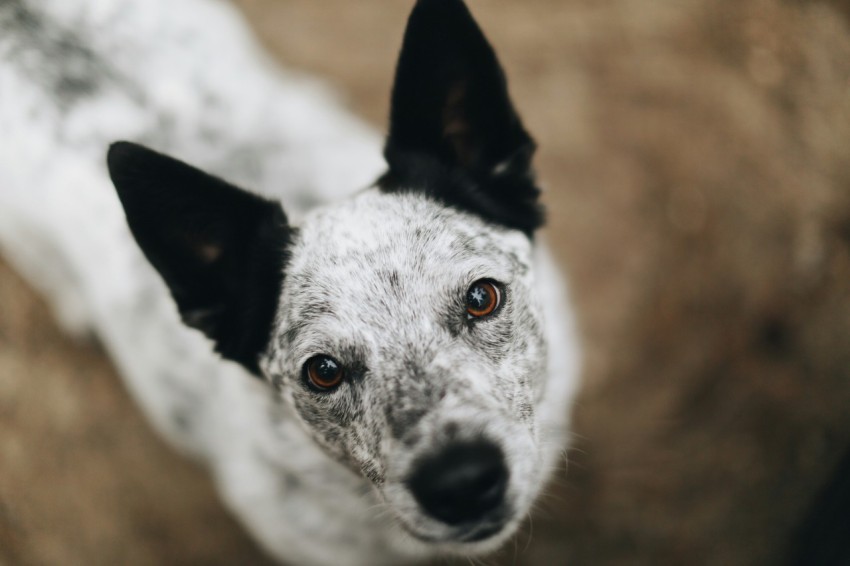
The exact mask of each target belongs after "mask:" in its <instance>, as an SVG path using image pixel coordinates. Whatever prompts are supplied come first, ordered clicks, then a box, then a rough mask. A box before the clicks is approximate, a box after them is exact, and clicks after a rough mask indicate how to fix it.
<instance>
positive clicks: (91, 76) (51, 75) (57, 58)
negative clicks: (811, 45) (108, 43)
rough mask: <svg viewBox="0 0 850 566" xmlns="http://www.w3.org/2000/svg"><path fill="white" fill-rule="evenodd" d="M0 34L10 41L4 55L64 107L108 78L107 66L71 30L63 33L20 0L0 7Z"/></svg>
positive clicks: (95, 88)
mask: <svg viewBox="0 0 850 566" xmlns="http://www.w3.org/2000/svg"><path fill="white" fill-rule="evenodd" d="M0 32H2V33H3V34H4V35H5V36H6V37H7V38H9V39H10V41H11V49H10V51H9V52H8V53H7V54H5V55H4V58H5V59H7V60H8V61H10V62H12V63H14V64H17V65H19V66H20V67H21V68H22V69H23V71H24V72H25V73H26V74H27V76H29V77H31V78H32V79H33V80H35V81H39V82H40V83H41V85H42V86H43V87H44V88H45V90H46V91H47V92H48V93H50V94H51V95H52V96H54V98H55V99H56V102H57V103H58V105H59V106H60V107H67V106H69V105H71V104H73V103H74V102H76V101H77V100H79V99H81V98H85V97H88V96H91V95H92V94H94V93H95V92H96V91H97V90H98V88H99V87H100V85H101V83H102V82H104V81H105V80H108V79H109V78H111V77H112V73H111V71H110V69H109V67H108V65H107V64H106V63H105V62H104V61H103V60H101V59H100V58H98V57H97V55H96V54H95V53H94V52H93V51H92V50H91V49H90V48H89V47H88V46H87V45H86V44H85V41H83V39H82V38H81V37H80V36H79V35H78V34H77V33H76V32H75V31H73V30H69V29H65V28H63V27H61V26H59V25H57V24H56V23H55V22H52V21H50V20H49V19H47V18H46V17H45V16H44V15H42V14H40V13H38V12H37V11H35V10H33V9H32V8H31V7H30V6H29V5H25V4H24V3H23V2H21V1H20V0H5V2H2V3H0Z"/></svg>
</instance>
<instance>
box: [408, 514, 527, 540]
mask: <svg viewBox="0 0 850 566" xmlns="http://www.w3.org/2000/svg"><path fill="white" fill-rule="evenodd" d="M509 515H510V514H509V513H504V514H500V515H499V516H496V517H493V518H491V519H488V520H487V521H481V522H476V523H469V524H466V525H457V526H452V527H450V528H448V529H445V532H442V533H440V534H435V533H433V532H425V531H423V530H420V529H416V528H414V527H412V526H411V525H409V524H408V523H407V522H406V521H404V520H403V519H402V520H400V525H401V526H402V528H403V529H404V530H405V531H406V532H407V533H408V534H409V535H411V536H412V537H414V538H415V539H417V540H419V541H422V542H426V543H429V544H458V543H459V544H475V543H485V542H487V541H488V540H490V539H494V538H496V537H497V536H498V535H500V534H502V533H503V532H504V531H505V529H506V527H507V525H508V523H509V522H510V521H509V519H508V517H509ZM441 530H444V529H441Z"/></svg>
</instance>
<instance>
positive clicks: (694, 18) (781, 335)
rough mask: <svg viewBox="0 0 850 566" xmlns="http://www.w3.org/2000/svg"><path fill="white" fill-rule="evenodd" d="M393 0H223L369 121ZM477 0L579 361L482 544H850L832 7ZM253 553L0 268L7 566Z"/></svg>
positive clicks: (844, 171)
mask: <svg viewBox="0 0 850 566" xmlns="http://www.w3.org/2000/svg"><path fill="white" fill-rule="evenodd" d="M411 4H412V2H410V1H404V2H402V1H398V0H358V1H357V2H352V1H351V0H322V1H321V2H317V1H315V0H240V1H239V2H237V5H238V6H240V8H241V9H242V10H243V11H244V14H245V15H246V17H247V18H248V19H249V21H250V23H251V25H252V26H253V27H254V29H255V30H256V33H257V34H258V36H259V38H260V40H261V42H262V43H263V44H264V45H265V46H266V47H267V48H268V49H269V50H270V51H271V52H272V53H273V54H274V55H275V56H276V57H278V58H279V59H280V60H281V61H283V62H284V63H285V64H286V65H287V66H289V67H292V68H295V69H300V70H304V71H307V72H309V73H311V74H314V75H318V76H321V77H324V78H325V79H326V80H327V81H328V82H329V83H331V84H332V85H333V86H334V87H336V88H337V89H338V90H339V91H341V92H342V93H343V95H344V97H345V99H346V100H347V102H348V104H349V106H350V107H351V108H352V110H353V111H354V112H356V113H358V114H360V115H362V116H364V117H365V118H366V119H367V120H369V121H370V122H371V123H372V124H374V125H375V126H376V127H377V128H380V129H384V128H385V127H386V114H387V107H388V99H389V88H390V83H391V78H392V73H393V70H394V64H395V58H396V56H397V50H398V47H399V46H400V44H401V37H402V33H403V30H404V24H405V21H406V17H407V14H408V13H409V10H410V7H411ZM469 4H470V6H471V8H472V10H473V12H474V13H475V15H476V17H477V18H478V20H479V22H480V24H481V25H482V27H483V28H484V29H485V31H486V33H487V34H488V36H489V37H490V39H491V41H492V43H493V44H494V45H495V47H496V50H497V51H498V53H499V55H500V57H501V59H502V62H503V64H504V66H505V68H506V70H507V74H508V77H509V79H510V85H511V91H512V94H513V97H514V100H515V102H516V104H517V106H518V108H519V110H520V113H521V114H522V116H523V117H524V120H525V123H526V126H527V127H528V129H529V131H530V132H532V134H533V135H534V136H535V137H536V139H537V141H538V143H539V146H540V151H539V153H538V159H537V164H538V168H539V171H540V177H541V179H542V181H543V183H544V185H545V187H546V189H547V193H546V197H545V199H546V203H547V205H548V207H549V213H550V223H549V227H548V229H547V233H546V237H547V238H548V239H549V241H550V242H551V243H552V244H553V246H554V248H555V252H556V254H557V257H558V259H559V260H560V262H561V264H562V265H563V266H564V268H565V269H566V270H567V272H568V273H569V275H570V279H571V282H572V293H573V298H574V303H575V305H576V308H577V310H578V313H579V317H580V323H581V330H582V336H583V341H584V345H585V355H586V358H585V360H586V363H585V370H584V387H583V391H582V393H581V396H580V398H579V400H578V403H577V406H576V411H575V423H574V432H575V441H574V449H573V451H572V452H571V454H570V466H569V470H568V471H567V470H566V469H565V470H562V471H560V472H559V473H558V474H557V478H556V481H555V483H554V485H552V486H551V489H550V490H549V494H548V495H546V496H544V498H543V499H542V501H541V502H540V505H539V506H538V509H537V511H536V512H535V514H534V516H533V518H532V520H530V521H529V523H528V524H527V525H526V527H525V528H524V529H523V532H521V533H520V535H518V537H517V539H516V541H515V542H514V543H511V544H509V545H508V546H507V547H506V548H505V549H504V551H503V552H502V553H500V554H499V555H497V556H495V557H492V558H489V559H486V560H483V561H482V562H483V563H486V564H531V565H542V564H572V565H585V564H587V565H591V564H592V565H599V564H611V565H614V564H646V565H650V564H652V565H666V564H671V565H673V564H723V565H737V564H741V565H757V564H785V563H789V562H794V561H795V560H796V561H797V563H800V564H805V563H810V564H814V563H817V560H816V559H815V556H814V555H813V554H812V552H814V550H813V549H817V548H821V549H823V548H825V547H822V546H819V545H820V542H818V541H815V545H814V546H807V545H808V544H809V543H810V542H811V541H812V540H814V539H811V538H808V537H809V536H810V535H812V534H813V533H814V534H818V533H820V534H822V535H823V534H826V535H827V536H828V535H829V534H830V532H832V533H833V534H835V536H836V537H844V536H845V535H844V533H846V536H847V537H850V525H848V510H847V509H848V507H847V506H848V505H850V503H849V502H850V493H848V492H850V3H846V2H840V1H832V2H829V1H821V2H818V1H810V2H804V1H802V0H783V1H780V0H749V1H741V0H715V1H712V2H708V1H695V0H678V1H677V2H651V1H648V0H605V1H588V0H522V1H521V2H519V1H516V0H469ZM842 482H843V483H842ZM842 490H843V491H842ZM842 494H843V495H842ZM841 497H844V499H843V500H842V499H841ZM842 502H843V503H842ZM842 521H843V523H842ZM830 529H832V530H830ZM836 529H838V530H836ZM842 529H843V530H842ZM835 540H838V538H835ZM827 543H828V541H827ZM845 544H847V543H845ZM835 556H836V560H837V561H836V562H834V563H835V564H840V563H844V564H847V563H850V554H845V555H843V556H844V557H846V558H845V559H846V560H848V562H842V561H841V559H839V558H837V556H838V555H835ZM267 562H268V561H267V559H266V558H264V557H263V556H262V554H261V553H260V551H259V550H257V548H256V547H255V546H254V545H253V543H252V542H251V541H250V540H249V539H248V537H247V536H246V535H245V534H243V533H242V532H241V530H240V528H239V527H238V526H237V525H236V523H235V522H234V521H233V520H232V519H231V518H230V517H229V516H228V515H227V514H226V512H225V511H224V510H223V509H222V507H221V505H220V504H219V503H218V500H217V498H216V496H215V494H214V492H213V490H212V487H211V484H210V481H209V479H208V478H207V477H206V476H205V474H204V473H203V472H202V471H201V470H199V469H197V468H196V467H195V466H194V465H192V464H190V463H187V462H186V461H184V460H183V459H181V458H179V457H177V456H175V455H174V454H172V452H171V451H170V450H169V449H168V448H167V447H165V445H164V444H163V443H162V442H161V441H160V440H159V439H158V438H156V437H155V436H154V435H153V433H152V432H151V431H150V430H149V428H148V427H147V425H146V424H145V423H144V422H143V420H142V418H141V416H140V414H139V412H138V410H137V409H136V407H135V406H134V405H133V404H132V402H131V401H130V400H129V398H128V396H127V395H126V393H125V391H124V389H123V387H122V386H121V383H120V381H119V379H118V377H117V376H116V375H115V372H114V370H113V369H112V367H111V366H110V364H109V362H108V360H107V359H106V358H105V355H104V354H103V352H102V351H101V350H100V348H99V347H98V346H97V344H95V343H79V342H75V341H73V340H71V339H69V338H67V337H65V336H64V335H63V334H62V333H61V332H60V331H59V330H58V328H57V327H56V325H55V324H54V322H53V321H52V319H51V317H50V315H49V313H48V311H47V309H46V308H45V306H44V304H43V303H42V302H41V300H40V299H39V298H38V297H37V296H36V295H35V294H34V293H33V292H32V291H31V290H29V289H28V288H27V287H26V285H25V284H23V283H22V280H21V279H20V278H19V277H18V276H17V275H16V274H15V273H14V272H12V270H11V269H10V268H9V267H8V266H7V265H6V264H4V263H2V260H0V564H114V563H122V564H234V563H239V564H265V563H267Z"/></svg>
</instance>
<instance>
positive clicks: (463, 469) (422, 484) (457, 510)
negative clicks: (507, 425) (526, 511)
mask: <svg viewBox="0 0 850 566" xmlns="http://www.w3.org/2000/svg"><path fill="white" fill-rule="evenodd" d="M509 475H510V474H509V472H508V468H507V466H506V465H505V458H504V454H503V453H502V450H501V449H500V448H499V447H498V446H496V445H495V444H493V443H492V442H489V441H484V440H480V441H476V442H467V443H455V444H452V445H450V446H448V447H446V448H443V449H442V450H441V451H440V452H437V453H436V454H432V455H429V456H427V457H426V458H424V459H423V460H422V461H420V463H419V465H418V466H416V468H415V470H414V472H413V473H412V474H411V476H410V479H409V480H408V486H409V488H410V490H411V492H412V493H413V496H414V497H415V498H416V501H417V502H418V503H419V505H420V507H421V508H422V510H423V511H424V512H425V513H426V514H428V515H429V516H431V517H432V518H434V519H436V520H438V521H440V522H442V523H445V524H447V525H449V526H452V527H457V528H459V529H460V530H462V531H463V532H465V533H466V535H465V536H463V540H464V541H465V542H473V541H479V540H484V539H485V538H488V537H489V536H492V535H494V534H496V533H497V532H499V531H500V530H501V528H502V526H503V519H504V517H505V516H506V515H507V513H506V510H505V507H506V505H505V492H506V490H507V485H508V479H509Z"/></svg>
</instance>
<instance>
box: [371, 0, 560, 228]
mask: <svg viewBox="0 0 850 566" xmlns="http://www.w3.org/2000/svg"><path fill="white" fill-rule="evenodd" d="M534 149H535V145H534V141H533V140H532V139H531V137H529V135H528V133H526V131H525V129H524V128H523V126H522V123H521V122H520V119H519V117H518V116H517V113H516V111H515V110H514V108H513V105H512V104H511V101H510V98H509V96H508V87H507V82H506V80H505V75H504V72H503V71H502V68H501V67H500V65H499V62H498V60H497V59H496V54H495V53H494V52H493V49H492V47H490V44H489V43H488V42H487V39H486V38H485V37H484V34H483V33H482V32H481V29H480V28H479V27H478V25H477V24H476V23H475V20H474V19H473V18H472V14H470V12H469V10H468V9H467V7H466V5H464V3H463V2H462V1H461V0H419V1H418V2H417V4H416V7H415V8H414V9H413V13H412V14H411V16H410V20H409V21H408V24H407V31H406V32H405V36H404V44H403V46H402V50H401V56H400V58H399V62H398V68H397V70H396V78H395V85H394V87H393V92H392V108H391V112H390V132H389V138H388V140H387V144H386V148H385V151H384V155H385V157H386V159H387V163H388V164H389V167H390V170H389V172H388V173H387V175H386V176H385V177H384V178H383V179H382V180H381V183H380V184H381V186H382V187H383V188H384V189H385V190H424V191H426V192H428V193H429V194H431V195H432V196H434V197H437V198H439V199H440V200H443V201H447V202H448V203H449V204H452V205H455V206H458V207H460V208H463V209H466V210H468V211H471V212H474V213H477V214H479V215H481V216H483V217H485V218H486V219H488V220H490V221H493V222H497V223H500V224H503V225H506V226H509V227H511V228H516V229H519V230H522V231H524V232H526V233H527V234H531V233H532V232H533V231H534V230H535V229H536V228H537V227H539V226H540V225H541V224H542V223H543V210H542V207H541V206H540V204H539V202H538V197H539V194H540V191H539V189H538V188H537V186H536V185H535V182H534V175H533V171H532V169H531V157H532V155H533V153H534Z"/></svg>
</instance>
